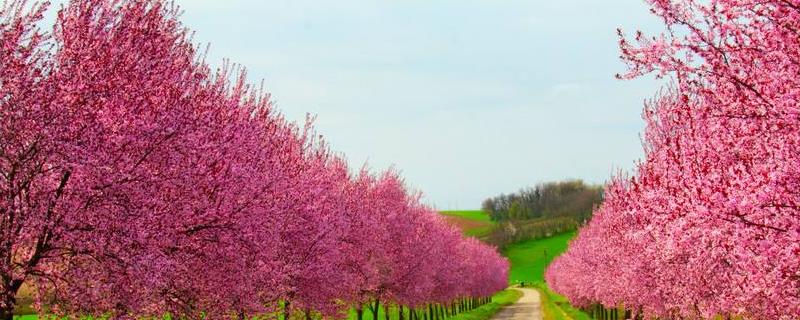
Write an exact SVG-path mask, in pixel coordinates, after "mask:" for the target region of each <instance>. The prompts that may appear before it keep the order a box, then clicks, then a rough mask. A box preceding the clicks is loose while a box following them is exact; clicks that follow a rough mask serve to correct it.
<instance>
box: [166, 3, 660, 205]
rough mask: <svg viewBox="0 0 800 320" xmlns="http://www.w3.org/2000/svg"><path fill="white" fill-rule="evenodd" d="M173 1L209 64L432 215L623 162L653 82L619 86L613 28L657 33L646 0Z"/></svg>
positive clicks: (636, 149) (597, 178) (635, 154)
mask: <svg viewBox="0 0 800 320" xmlns="http://www.w3.org/2000/svg"><path fill="white" fill-rule="evenodd" d="M177 3H178V4H179V5H180V6H181V7H182V8H183V9H184V15H183V22H184V23H185V24H186V25H187V26H188V27H189V28H191V29H192V30H194V31H196V36H195V39H196V40H197V41H199V42H202V43H210V44H211V51H210V61H211V62H213V63H215V64H219V63H220V62H221V61H222V59H223V58H229V59H230V60H231V61H233V62H236V63H240V64H242V65H244V66H246V67H247V69H248V71H249V75H250V78H251V79H252V81H253V82H258V81H260V80H261V79H264V80H265V83H266V87H267V89H268V91H270V92H272V94H273V98H274V100H275V101H276V102H277V105H278V108H279V109H280V110H281V111H282V112H283V113H284V114H286V115H287V116H288V117H289V118H290V119H294V120H301V119H303V118H304V117H305V113H306V112H309V113H311V114H316V115H317V116H318V121H317V125H318V129H319V131H320V133H322V134H323V135H324V136H325V137H326V139H327V140H328V141H329V142H330V143H331V144H332V146H333V148H334V149H335V150H337V151H340V152H343V153H344V154H346V156H347V158H348V159H349V161H350V162H351V165H353V166H354V167H359V166H360V165H361V164H363V163H364V162H365V161H366V162H368V163H369V164H370V166H371V167H373V168H375V169H383V168H387V167H389V166H392V165H394V166H395V167H396V168H397V169H399V170H400V171H401V172H402V173H403V175H404V176H405V178H406V180H407V181H408V182H409V184H410V185H411V186H413V187H414V188H416V189H419V190H421V191H423V192H424V194H425V195H426V198H425V201H426V202H428V203H430V204H432V205H434V206H436V207H438V208H440V209H449V208H453V209H455V208H465V209H468V208H479V207H480V203H481V201H482V200H483V199H485V198H486V197H489V196H493V195H496V194H499V193H504V192H505V193H507V192H512V191H515V190H517V189H519V188H520V187H523V186H527V185H532V184H535V183H537V182H542V181H548V180H554V179H565V178H580V179H584V180H586V181H590V182H597V183H602V182H604V181H606V180H607V179H608V178H609V177H610V176H611V174H612V173H613V172H615V171H617V170H619V169H626V170H627V169H630V168H631V167H632V166H633V164H634V161H635V160H636V159H638V158H639V157H641V154H642V151H641V143H640V138H639V133H640V131H641V129H642V127H643V121H642V120H641V110H642V105H643V101H644V100H645V99H647V98H648V97H650V96H652V95H653V94H654V93H655V92H656V91H657V89H658V88H659V86H660V84H659V83H658V82H655V81H653V80H636V81H619V80H616V79H614V74H615V73H618V72H622V71H624V70H625V69H624V65H623V64H622V63H621V62H619V58H618V56H619V49H618V47H617V42H618V39H617V37H616V28H617V27H622V28H623V29H624V30H627V31H628V32H629V33H632V32H633V31H634V30H636V29H643V30H646V31H658V30H660V24H659V21H658V20H657V19H656V18H655V17H654V16H652V15H651V14H650V13H649V11H648V8H647V6H646V4H645V3H644V1H640V0H558V1H541V0H539V1H536V0H526V1H503V0H485V1H432V0H427V1H409V0H405V1H374V0H373V1H369V0H337V1H320V0H275V1H265V0H225V1H222V0H177Z"/></svg>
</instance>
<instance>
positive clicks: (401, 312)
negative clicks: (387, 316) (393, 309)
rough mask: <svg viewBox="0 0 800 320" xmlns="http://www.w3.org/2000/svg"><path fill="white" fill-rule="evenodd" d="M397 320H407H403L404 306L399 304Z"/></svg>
mask: <svg viewBox="0 0 800 320" xmlns="http://www.w3.org/2000/svg"><path fill="white" fill-rule="evenodd" d="M397 319H398V320H405V319H403V305H402V304H398V305H397Z"/></svg>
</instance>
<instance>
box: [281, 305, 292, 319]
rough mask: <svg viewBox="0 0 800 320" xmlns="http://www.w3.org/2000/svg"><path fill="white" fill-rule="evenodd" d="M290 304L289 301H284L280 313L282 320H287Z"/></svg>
mask: <svg viewBox="0 0 800 320" xmlns="http://www.w3.org/2000/svg"><path fill="white" fill-rule="evenodd" d="M290 304H291V303H290V302H289V300H286V301H284V302H283V311H282V313H283V320H289V305H290Z"/></svg>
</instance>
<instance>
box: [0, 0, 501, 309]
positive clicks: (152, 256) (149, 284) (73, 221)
mask: <svg viewBox="0 0 800 320" xmlns="http://www.w3.org/2000/svg"><path fill="white" fill-rule="evenodd" d="M47 6H48V5H47V3H28V2H26V1H24V0H22V1H14V0H12V1H3V2H0V235H1V237H0V318H2V319H10V318H11V316H12V313H11V312H12V310H13V309H14V307H15V305H16V303H17V302H16V294H17V293H18V291H19V289H20V288H21V286H22V285H23V284H27V285H29V286H30V287H32V288H33V289H34V291H35V293H36V294H35V297H36V300H37V302H36V307H37V308H38V309H39V310H40V311H41V312H47V313H51V314H55V315H94V316H101V315H102V316H111V317H114V318H139V317H146V316H156V317H160V316H162V315H164V314H165V313H170V314H171V315H172V316H173V317H174V318H204V319H216V318H229V317H232V316H237V317H239V318H244V317H247V316H250V315H259V314H274V313H275V312H278V311H282V312H284V313H290V312H300V313H305V314H306V315H310V314H312V313H313V314H322V315H327V316H336V315H339V314H340V313H341V312H343V311H344V310H346V309H347V308H349V304H351V303H352V304H357V305H360V304H362V303H367V302H369V303H378V302H380V303H384V304H385V303H390V302H391V303H399V304H403V305H407V306H420V305H423V304H428V303H439V304H446V303H450V302H452V301H454V300H456V299H463V298H465V297H487V296H490V295H491V294H492V293H493V292H495V291H497V290H500V289H502V288H504V287H505V285H506V277H507V269H508V263H507V262H506V261H505V259H503V258H502V257H500V255H499V254H498V253H497V252H496V250H495V249H494V248H491V247H489V246H486V245H483V244H481V243H479V242H477V241H475V240H471V239H465V238H463V237H461V235H460V234H459V233H458V231H456V230H455V229H453V228H452V227H450V226H448V225H447V224H446V223H444V222H443V221H442V220H441V218H440V217H438V215H437V214H436V213H435V212H434V211H432V210H431V209H430V208H428V207H426V206H424V205H422V204H421V203H420V201H419V195H418V194H417V193H415V192H411V191H409V190H408V189H407V188H406V187H405V184H404V182H403V181H402V179H401V178H400V177H399V176H398V175H397V173H396V172H394V171H391V170H390V171H387V172H385V173H381V174H375V173H372V172H370V171H368V170H362V171H360V172H357V173H353V172H352V170H351V169H350V168H348V166H347V163H346V162H345V161H344V160H343V157H342V156H340V155H337V154H335V153H333V152H331V151H330V150H329V148H328V146H327V145H326V143H325V142H324V140H322V138H321V136H320V135H318V134H317V133H316V132H315V130H314V127H313V125H312V121H311V120H310V119H309V121H307V123H305V124H299V125H298V124H295V123H291V122H289V121H286V120H285V119H284V118H283V117H282V116H281V115H280V113H279V112H278V111H277V110H276V109H275V108H274V106H273V105H272V103H271V102H270V96H269V94H267V93H264V92H263V91H262V90H261V89H259V88H256V87H253V86H251V85H249V84H248V83H247V82H246V76H245V71H244V69H243V68H239V67H235V66H231V65H226V66H223V67H222V68H219V69H212V68H211V67H210V66H209V65H208V64H207V63H206V62H205V61H204V60H203V56H202V55H201V54H198V50H197V48H196V47H195V46H194V44H192V43H191V37H190V34H191V33H190V32H189V31H188V30H187V29H186V28H185V27H183V26H182V25H181V24H180V22H179V20H178V13H179V12H180V11H179V8H177V7H176V6H174V5H172V4H171V3H169V2H166V1H161V0H73V1H70V2H69V3H68V4H67V5H66V6H64V7H62V8H61V9H60V10H58V15H57V17H56V21H55V25H54V27H53V29H52V31H43V30H41V29H39V27H38V26H39V25H40V24H42V18H43V14H44V13H45V12H46V10H47ZM476 301H477V300H476ZM281 308H283V309H281Z"/></svg>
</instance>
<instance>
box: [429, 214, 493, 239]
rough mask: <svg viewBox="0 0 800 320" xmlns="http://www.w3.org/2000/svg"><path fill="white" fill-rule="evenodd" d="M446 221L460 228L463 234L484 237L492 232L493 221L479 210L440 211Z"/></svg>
mask: <svg viewBox="0 0 800 320" xmlns="http://www.w3.org/2000/svg"><path fill="white" fill-rule="evenodd" d="M439 213H440V214H442V215H443V216H444V217H445V220H447V222H448V223H450V224H452V225H455V226H457V227H458V228H460V229H461V230H462V231H463V232H464V234H465V235H467V236H471V237H476V238H479V239H481V238H484V237H486V236H488V235H489V234H490V233H492V230H494V227H495V223H494V222H493V221H492V220H491V219H489V215H487V214H486V213H485V212H483V211H481V210H452V211H440V212H439Z"/></svg>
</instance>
